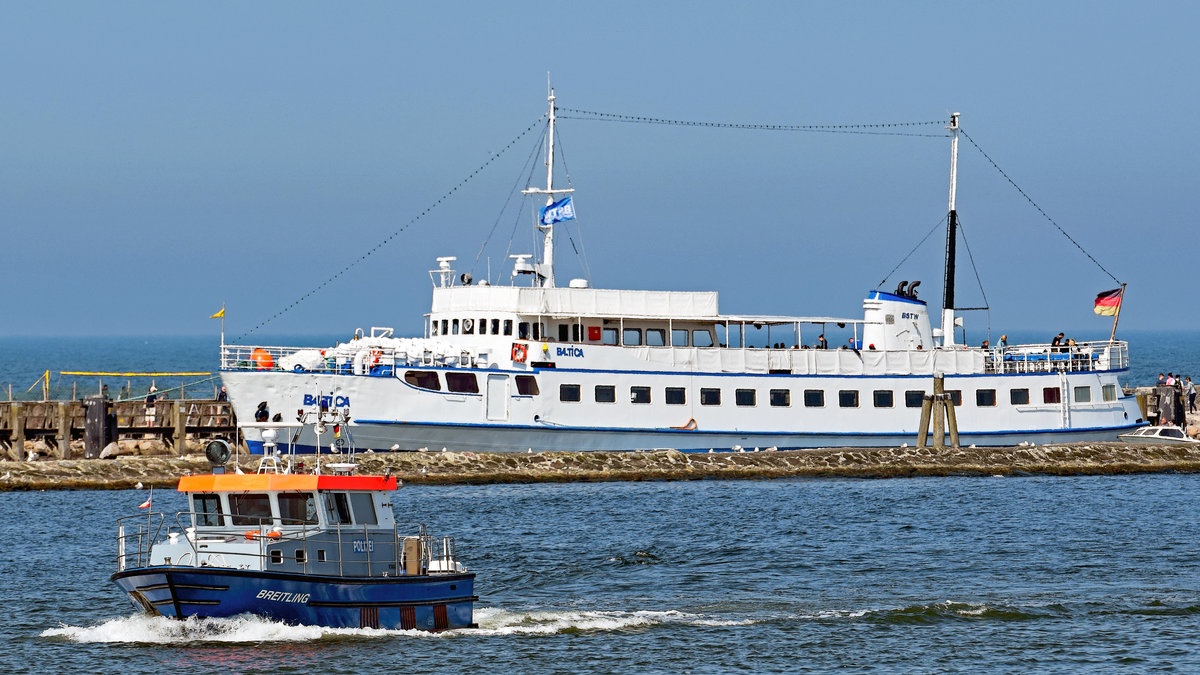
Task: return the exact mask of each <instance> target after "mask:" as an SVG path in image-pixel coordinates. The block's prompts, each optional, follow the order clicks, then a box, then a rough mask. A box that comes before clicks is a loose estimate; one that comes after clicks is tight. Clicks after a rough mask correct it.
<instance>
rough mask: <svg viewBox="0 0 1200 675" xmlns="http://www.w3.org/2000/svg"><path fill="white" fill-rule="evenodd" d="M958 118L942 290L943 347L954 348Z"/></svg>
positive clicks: (953, 132) (952, 123)
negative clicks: (944, 281)
mask: <svg viewBox="0 0 1200 675" xmlns="http://www.w3.org/2000/svg"><path fill="white" fill-rule="evenodd" d="M958 116H959V113H954V114H952V115H950V126H948V127H946V128H947V129H949V130H950V132H951V140H950V213H949V215H947V216H946V283H945V286H944V287H943V289H942V346H943V347H952V346H954V249H955V245H956V244H957V243H958V211H957V210H955V208H954V198H955V193H956V192H957V190H958Z"/></svg>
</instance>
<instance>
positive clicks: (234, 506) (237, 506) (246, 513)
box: [229, 494, 271, 526]
mask: <svg viewBox="0 0 1200 675" xmlns="http://www.w3.org/2000/svg"><path fill="white" fill-rule="evenodd" d="M229 511H230V513H231V514H232V515H233V524H234V525H256V526H257V525H262V524H263V521H267V520H270V519H271V499H270V497H268V496H267V495H265V494H247V495H229Z"/></svg>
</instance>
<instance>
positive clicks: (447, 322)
mask: <svg viewBox="0 0 1200 675" xmlns="http://www.w3.org/2000/svg"><path fill="white" fill-rule="evenodd" d="M449 326H450V320H449V319H442V335H449V334H450V328H449Z"/></svg>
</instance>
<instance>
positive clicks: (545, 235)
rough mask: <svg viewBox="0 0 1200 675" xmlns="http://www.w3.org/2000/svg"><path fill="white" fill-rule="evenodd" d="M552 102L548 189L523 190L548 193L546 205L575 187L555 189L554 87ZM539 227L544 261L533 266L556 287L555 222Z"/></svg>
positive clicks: (545, 281)
mask: <svg viewBox="0 0 1200 675" xmlns="http://www.w3.org/2000/svg"><path fill="white" fill-rule="evenodd" d="M546 100H547V101H549V102H550V128H549V130H548V132H547V134H546V189H545V190H542V189H540V188H529V189H528V190H522V191H521V194H527V195H531V194H538V195H546V206H549V205H551V204H553V203H554V195H559V194H567V193H570V192H574V191H575V190H573V189H565V190H555V189H554V122H555V116H554V110H555V106H554V89H553V88H551V89H550V95H549V96H547V97H546ZM538 229H539V230H541V231H542V262H540V263H537V264H536V265H534V266H533V269H534V272H535V273H536V274H537V276H538V279H540V280H541V282H542V287H543V288H554V224H553V223H551V224H549V225H545V224H542V223H541V222H540V221H539V223H538Z"/></svg>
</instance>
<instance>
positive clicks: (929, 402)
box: [917, 394, 933, 448]
mask: <svg viewBox="0 0 1200 675" xmlns="http://www.w3.org/2000/svg"><path fill="white" fill-rule="evenodd" d="M932 414H933V397H932V396H930V395H929V394H926V395H925V396H923V397H922V398H921V426H920V427H918V429H920V431H918V432H917V447H918V448H923V447H925V446H926V445H927V444H928V443H929V416H930V415H932Z"/></svg>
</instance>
